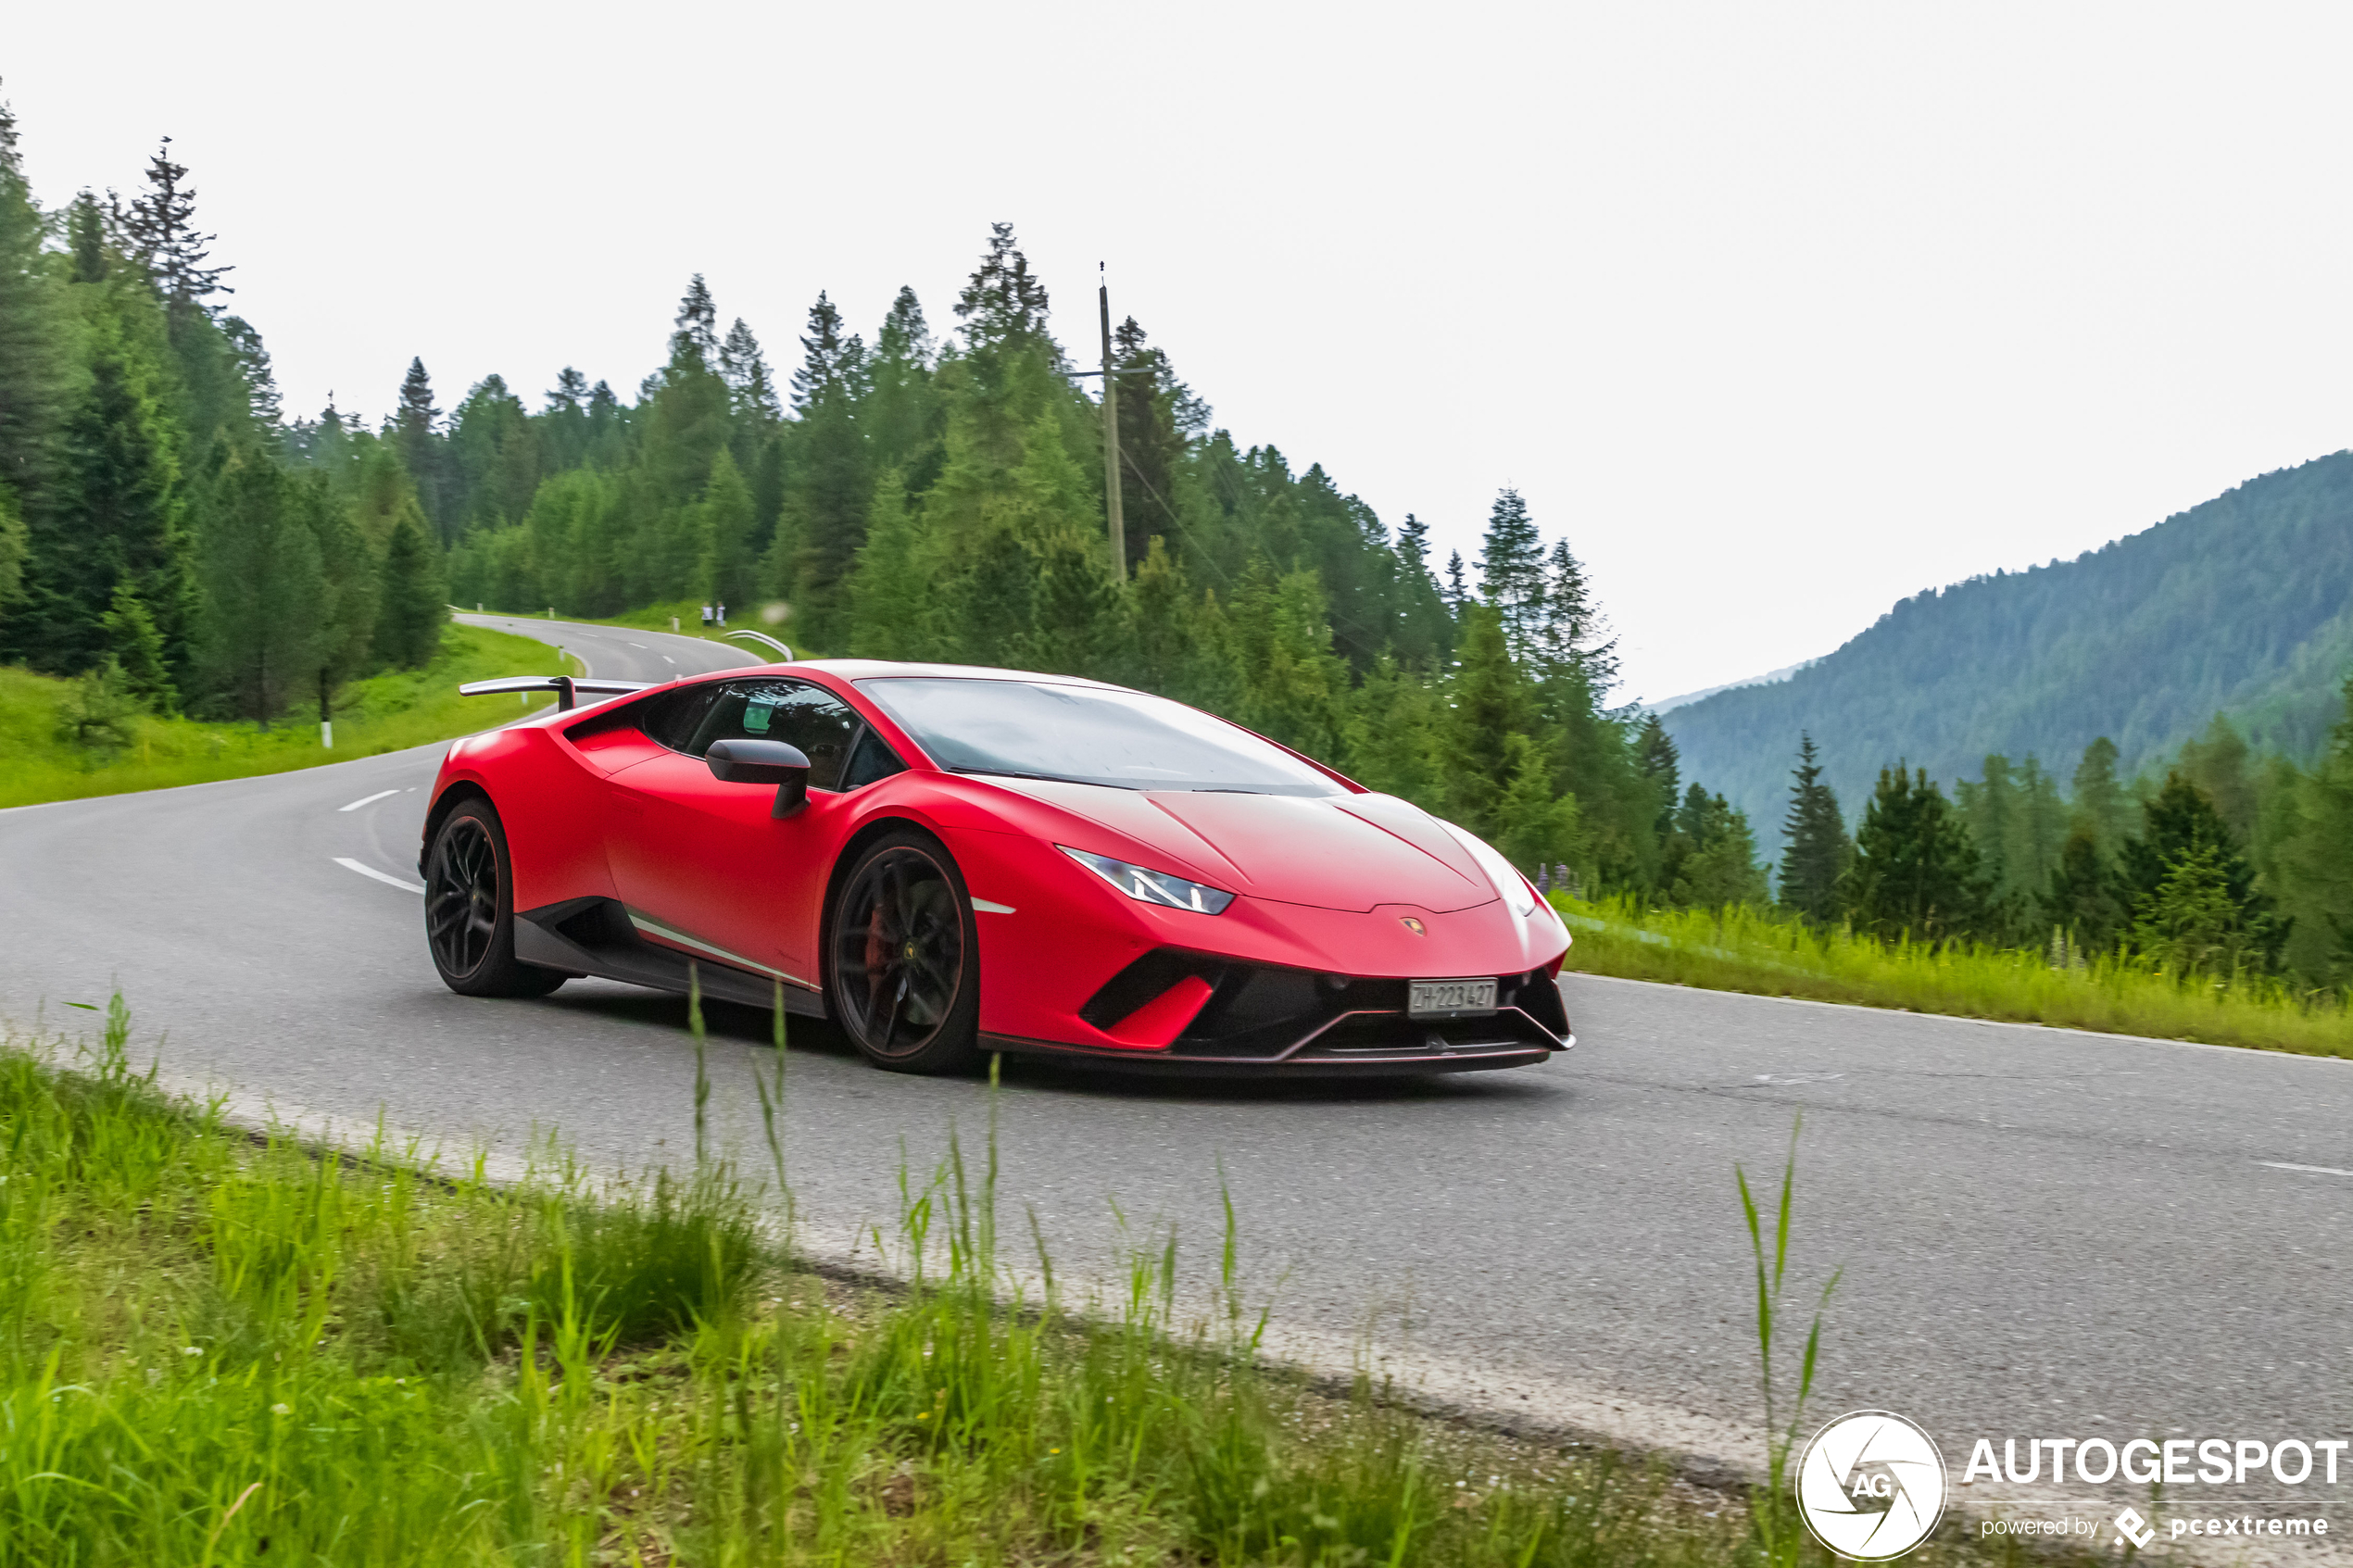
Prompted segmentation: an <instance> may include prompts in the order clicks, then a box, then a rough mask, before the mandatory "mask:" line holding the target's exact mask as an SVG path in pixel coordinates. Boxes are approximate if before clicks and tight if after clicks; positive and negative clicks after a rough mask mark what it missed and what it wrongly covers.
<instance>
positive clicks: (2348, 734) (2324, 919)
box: [2273, 678, 2353, 985]
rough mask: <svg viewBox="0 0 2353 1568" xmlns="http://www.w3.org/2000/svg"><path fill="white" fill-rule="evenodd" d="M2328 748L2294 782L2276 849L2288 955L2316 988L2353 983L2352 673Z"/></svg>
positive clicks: (2330, 734) (2345, 688) (2295, 967)
mask: <svg viewBox="0 0 2353 1568" xmlns="http://www.w3.org/2000/svg"><path fill="white" fill-rule="evenodd" d="M2342 696H2343V703H2344V707H2343V709H2342V711H2341V713H2340V714H2339V716H2338V719H2337V721H2336V724H2335V727H2334V728H2333V729H2332V730H2330V732H2329V744H2328V749H2327V750H2326V751H2325V752H2323V753H2322V757H2321V759H2320V761H2319V762H2318V763H2317V764H2316V765H2315V766H2314V767H2313V769H2312V771H2310V772H2309V773H2308V774H2305V775H2304V776H2303V777H2302V778H2300V779H2299V780H2297V781H2296V785H2295V792H2294V796H2293V799H2292V808H2293V814H2292V817H2291V819H2290V822H2289V825H2288V829H2287V832H2286V833H2285V834H2284V836H2283V838H2282V841H2281V843H2280V844H2279V846H2278V847H2277V849H2276V850H2275V852H2274V855H2273V859H2274V862H2275V864H2276V867H2277V876H2278V880H2279V884H2280V894H2281V902H2282V904H2283V905H2284V907H2285V908H2286V909H2289V910H2290V911H2292V912H2293V916H2294V919H2295V922H2296V923H2295V926H2294V928H2293V929H2292V931H2291V932H2290V935H2289V940H2288V943H2287V947H2286V949H2285V950H2286V955H2287V960H2288V962H2289V965H2290V967H2292V968H2293V969H2294V970H2296V972H2297V973H2299V974H2301V975H2303V976H2304V977H2305V978H2306V979H2308V980H2309V981H2310V982H2311V983H2313V984H2314V985H2344V984H2346V982H2347V980H2353V678H2348V679H2347V681H2346V683H2345V684H2344V686H2343V688H2342Z"/></svg>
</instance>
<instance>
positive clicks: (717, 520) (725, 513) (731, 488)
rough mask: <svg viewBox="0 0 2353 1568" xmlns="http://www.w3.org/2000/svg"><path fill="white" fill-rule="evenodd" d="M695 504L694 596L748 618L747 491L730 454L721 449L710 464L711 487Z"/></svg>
mask: <svg viewBox="0 0 2353 1568" xmlns="http://www.w3.org/2000/svg"><path fill="white" fill-rule="evenodd" d="M700 506H701V522H702V541H703V551H702V558H701V560H700V562H699V563H698V571H697V573H696V575H697V579H698V588H697V592H698V594H700V595H701V596H704V597H705V598H706V600H707V601H708V602H710V603H711V604H714V605H726V606H727V607H729V613H730V614H731V615H734V616H736V617H738V618H741V617H745V616H749V614H750V612H751V608H752V601H753V600H754V599H755V598H756V597H757V596H758V593H759V588H758V583H757V581H756V579H755V576H754V557H753V553H752V547H751V489H750V486H749V485H747V484H746V483H744V475H743V470H741V469H739V468H737V467H736V459H735V457H734V455H733V454H731V453H729V452H728V451H727V449H726V448H725V447H724V446H723V447H721V448H720V451H719V456H718V457H717V458H714V459H713V460H712V462H711V485H710V487H709V488H708V489H706V490H705V491H704V492H703V497H702V501H701V503H700Z"/></svg>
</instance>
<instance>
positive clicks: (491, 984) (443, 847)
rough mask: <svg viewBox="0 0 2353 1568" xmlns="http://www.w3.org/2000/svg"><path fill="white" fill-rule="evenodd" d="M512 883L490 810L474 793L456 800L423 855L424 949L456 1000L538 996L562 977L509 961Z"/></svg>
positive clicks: (502, 835) (503, 841)
mask: <svg viewBox="0 0 2353 1568" xmlns="http://www.w3.org/2000/svg"><path fill="white" fill-rule="evenodd" d="M514 888H515V882H514V874H513V870H512V862H511V861H510V860H509V859H508V856H507V833H506V830H505V829H504V828H503V827H501V826H499V823H498V813H497V811H496V810H494V809H491V805H490V802H489V801H487V800H484V799H482V798H480V797H475V798H473V799H471V800H467V801H464V802H462V803H460V804H459V806H458V807H457V808H456V809H453V810H452V811H451V812H450V813H449V815H447V817H444V818H443V819H442V820H441V826H440V827H438V828H436V829H434V835H433V848H432V849H431V850H430V851H428V852H427V854H426V856H425V947H426V949H427V950H428V951H429V952H431V953H432V954H433V967H434V969H436V970H438V971H440V972H441V983H442V984H443V985H447V986H448V987H449V988H450V989H451V990H452V991H455V992H457V993H458V994H459V996H461V997H544V996H546V995H547V993H548V992H550V991H552V990H554V989H555V988H556V987H557V986H559V985H562V984H563V983H564V981H565V980H566V979H567V978H569V977H568V976H567V975H565V974H564V973H563V972H562V971H560V970H553V969H541V968H539V967H538V966H537V965H536V964H527V963H519V962H517V961H516V960H515V897H514Z"/></svg>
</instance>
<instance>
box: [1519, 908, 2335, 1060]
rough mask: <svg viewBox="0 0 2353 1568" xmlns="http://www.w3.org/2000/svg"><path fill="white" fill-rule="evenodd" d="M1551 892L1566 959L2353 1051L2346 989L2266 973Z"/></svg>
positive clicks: (2022, 1017) (2044, 1018)
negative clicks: (1895, 935) (2191, 969)
mask: <svg viewBox="0 0 2353 1568" xmlns="http://www.w3.org/2000/svg"><path fill="white" fill-rule="evenodd" d="M1553 902H1554V907H1555V908H1557V909H1559V910H1560V911H1561V915H1562V918H1564V919H1565V920H1567V922H1569V926H1570V928H1571V930H1572V931H1573V932H1574V933H1575V935H1576V937H1577V941H1576V945H1575V946H1574V947H1571V948H1570V949H1569V955H1568V967H1569V968H1570V969H1573V970H1578V971H1581V972H1586V973H1591V974H1610V975H1617V976H1620V977H1622V978H1625V979H1629V980H1657V981H1666V982H1668V983H1670V984H1674V985H1696V986H1703V987H1705V988H1707V989H1710V990H1718V991H1746V992H1752V993H1755V994H1756V995H1759V996H1768V997H1808V998H1812V999H1815V1000H1819V1001H1832V1002H1853V1003H1858V1004H1860V1005H1863V1006H1866V1007H1881V1008H1902V1009H1908V1010H1912V1011H1915V1012H1936V1013H1951V1014H1956V1015H1958V1016H1961V1017H1967V1018H1990V1019H2001V1020H2008V1021H2012V1022H2023V1023H2047V1024H2057V1025H2062V1026H2065V1027H2069V1028H2075V1029H2095V1030H2103V1031H2108V1032H2112V1033H2115V1034H2121V1035H2153V1036H2156V1037H2158V1038H2161V1039H2176V1040H2200V1041H2205V1042H2207V1043H2208V1044H2213V1045H2226V1046H2249V1047H2259V1048H2260V1049H2264V1050H2279V1051H2294V1052H2298V1053H2301V1054H2304V1055H2309V1056H2340V1057H2347V1056H2353V1014H2348V1012H2347V1007H2346V1003H2345V1001H2344V1000H2343V998H2342V997H2338V996H2337V995H2335V994H2334V993H2331V992H2301V991H2297V990H2296V989H2295V988H2293V987H2291V986H2288V985H2284V984H2282V983H2281V982H2279V981H2277V980H2275V979H2271V978H2269V977H2264V976H2246V977H2239V978H2235V979H2217V978H2215V977H2213V976H2208V975H2189V976H2182V975H2176V974H2171V973H2168V972H2163V971H2161V970H2156V969H2152V968H2150V967H2148V966H2146V965H2145V964H2142V963H2139V962H2136V961H2134V960H2129V959H2122V958H2118V957H2114V956H2102V957H2096V958H2092V959H2090V960H2087V961H2081V962H2069V963H2065V964H2055V963H2053V962H2052V961H2050V960H2049V959H2048V958H2047V957H2046V956H2045V955H2044V954H2041V953H2034V952H2019V951H2015V950H2010V949H2001V948H1991V947H1974V946H1954V947H1942V948H1939V947H1928V946H1925V945H1922V944H1918V943H1909V942H1882V941H1880V940H1878V939H1877V938H1874V937H1870V936H1863V935H1856V934H1854V933H1852V932H1850V931H1846V930H1843V929H1838V930H1819V929H1815V928H1812V927H1809V926H1807V925H1806V924H1805V923H1804V922H1800V921H1796V920H1793V919H1788V918H1785V917H1782V916H1780V915H1777V914H1773V913H1770V912H1767V911H1762V910H1757V909H1747V908H1743V907H1737V906H1735V907H1731V908H1727V909H1717V910H1707V909H1680V910H1661V909H1643V908H1642V906H1641V905H1640V904H1639V903H1637V902H1636V901H1634V900H1632V899H1630V898H1623V897H1620V898H1610V899H1603V900H1598V901H1592V902H1588V901H1582V900H1579V899H1574V898H1570V897H1566V896H1565V895H1560V894H1555V895H1554V897H1553Z"/></svg>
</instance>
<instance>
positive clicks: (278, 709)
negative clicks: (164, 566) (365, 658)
mask: <svg viewBox="0 0 2353 1568" xmlns="http://www.w3.org/2000/svg"><path fill="white" fill-rule="evenodd" d="M200 540H201V548H200V550H199V553H198V558H199V560H200V561H201V563H202V566H203V570H204V622H203V643H202V664H203V670H204V673H205V676H206V683H207V685H208V688H209V689H210V690H211V691H213V692H215V693H218V694H219V696H220V702H221V703H222V705H223V706H224V707H225V708H226V709H227V710H228V712H230V713H231V714H233V715H234V716H235V717H237V718H241V719H250V720H252V721H256V722H257V723H261V724H267V723H269V721H271V719H273V718H275V717H276V716H277V715H279V714H281V713H283V712H284V711H285V710H286V709H287V708H288V707H289V706H290V705H291V704H292V703H293V702H294V701H295V700H296V698H298V697H301V696H307V695H312V694H315V693H316V691H317V689H318V684H319V679H320V671H321V670H322V669H324V668H326V666H327V663H328V661H329V659H330V658H331V657H332V650H331V649H330V648H329V647H328V646H326V643H325V639H324V633H325V631H326V627H327V611H328V608H329V606H328V604H327V594H328V584H327V579H326V574H325V572H324V571H322V570H321V565H320V558H319V540H318V536H317V535H316V534H315V533H313V532H312V531H311V528H310V525H309V521H308V518H307V517H306V516H305V515H304V508H303V506H302V499H301V496H300V494H299V492H298V490H297V487H296V481H295V480H294V479H292V478H291V477H290V476H288V475H287V473H286V472H285V470H283V469H281V468H279V467H278V466H277V465H275V464H274V463H272V462H271V461H270V460H269V459H268V458H266V457H264V456H262V455H261V454H260V453H258V452H253V451H249V450H248V451H245V452H240V453H235V454H233V455H232V456H231V457H230V459H229V462H228V465H227V466H226V468H225V469H224V470H222V473H221V475H220V479H219V480H218V481H217V482H216V483H215V484H214V486H213V489H212V494H211V496H210V498H209V502H208V506H207V508H206V512H205V519H204V525H203V529H202V533H201V534H200Z"/></svg>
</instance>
